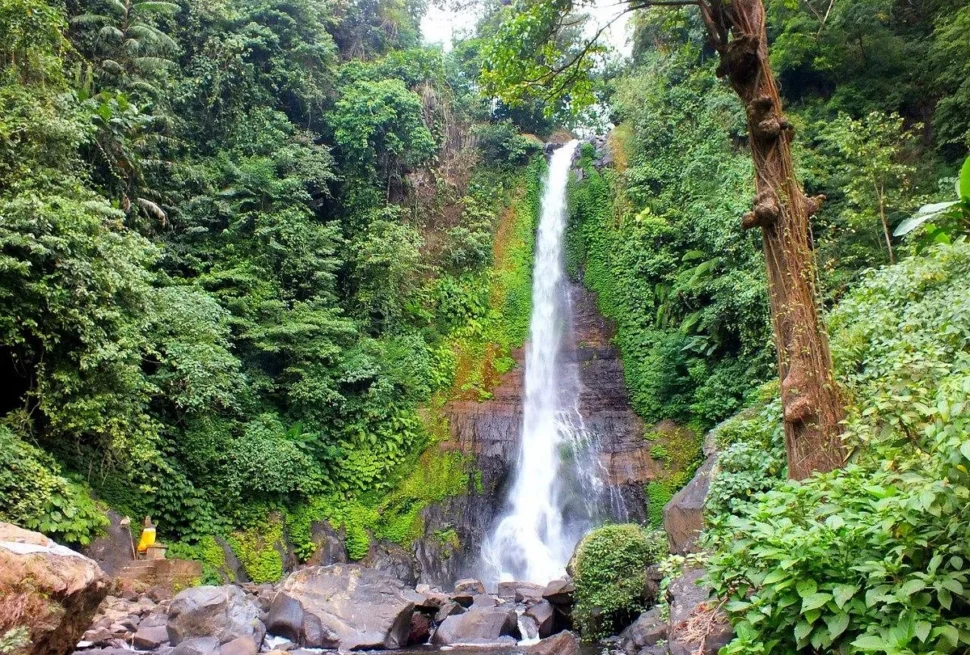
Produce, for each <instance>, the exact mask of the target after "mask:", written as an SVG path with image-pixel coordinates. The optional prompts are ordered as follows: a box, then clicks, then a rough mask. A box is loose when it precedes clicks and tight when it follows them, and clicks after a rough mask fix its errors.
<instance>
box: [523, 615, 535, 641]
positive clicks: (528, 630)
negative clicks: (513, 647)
mask: <svg viewBox="0 0 970 655" xmlns="http://www.w3.org/2000/svg"><path fill="white" fill-rule="evenodd" d="M519 636H520V637H521V638H522V639H529V640H531V639H535V638H537V637H538V636H539V624H538V623H536V620H535V619H534V618H532V617H531V616H529V615H528V614H521V615H520V616H519Z"/></svg>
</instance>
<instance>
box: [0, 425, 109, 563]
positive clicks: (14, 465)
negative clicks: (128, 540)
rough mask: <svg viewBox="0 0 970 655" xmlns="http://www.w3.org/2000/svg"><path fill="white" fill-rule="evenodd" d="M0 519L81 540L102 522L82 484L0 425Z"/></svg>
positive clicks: (87, 538) (91, 535) (59, 537)
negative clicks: (68, 477)
mask: <svg viewBox="0 0 970 655" xmlns="http://www.w3.org/2000/svg"><path fill="white" fill-rule="evenodd" d="M0 519H2V520H4V521H9V522H10V523H15V524H17V525H20V526H23V527H25V528H29V529H31V530H38V531H40V532H42V533H44V534H45V535H47V536H48V537H50V538H52V539H54V540H56V541H60V542H63V543H67V544H81V545H85V544H88V543H90V542H91V539H93V538H94V537H95V536H97V534H98V533H99V532H100V531H101V530H102V529H103V528H104V527H105V526H106V525H107V524H108V520H107V518H106V517H105V515H104V513H103V512H101V511H100V510H99V509H98V507H97V506H96V505H95V504H94V501H92V500H91V497H90V496H89V495H88V493H87V491H86V489H85V488H84V487H83V486H81V485H80V484H77V483H73V482H70V481H69V480H67V479H65V478H64V477H62V476H61V474H60V467H59V466H58V465H57V463H56V462H54V460H53V459H51V458H50V456H48V455H47V454H45V453H44V452H43V451H41V450H40V449H38V448H35V447H34V446H31V445H30V444H28V443H26V442H24V441H22V440H20V439H18V438H17V437H16V436H15V435H14V434H13V433H12V432H10V430H9V429H7V428H6V427H3V426H0Z"/></svg>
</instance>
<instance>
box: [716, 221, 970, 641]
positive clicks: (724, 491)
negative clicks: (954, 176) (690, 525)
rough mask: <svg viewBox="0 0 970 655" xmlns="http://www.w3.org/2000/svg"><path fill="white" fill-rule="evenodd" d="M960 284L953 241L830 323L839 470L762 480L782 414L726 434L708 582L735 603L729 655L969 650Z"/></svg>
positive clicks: (965, 274) (775, 472)
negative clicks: (846, 450)
mask: <svg viewBox="0 0 970 655" xmlns="http://www.w3.org/2000/svg"><path fill="white" fill-rule="evenodd" d="M968 283H970V245H968V244H967V243H966V241H965V240H963V239H960V240H959V241H958V242H957V243H954V244H953V245H942V246H935V247H932V248H930V249H928V250H927V251H926V252H925V253H923V254H922V255H920V256H915V257H910V258H907V259H905V260H903V261H902V262H901V263H900V264H898V265H896V266H892V267H889V268H884V269H881V270H879V271H876V272H873V273H871V274H869V275H868V276H867V277H866V279H865V280H864V281H863V282H862V283H861V284H860V285H859V286H858V287H857V288H856V289H855V290H854V291H852V292H851V293H849V294H848V295H847V296H846V298H845V299H844V300H843V301H842V302H841V303H840V304H839V306H838V307H837V308H836V310H835V311H834V312H833V313H832V316H831V319H830V324H831V327H832V340H833V346H834V353H835V355H836V361H837V363H838V366H839V371H840V372H841V375H840V379H842V380H843V381H844V385H845V392H846V395H847V397H848V398H849V419H848V425H847V428H846V439H847V440H848V442H849V443H850V444H852V445H853V447H854V449H855V450H854V452H855V454H854V457H853V460H852V461H851V462H850V463H849V464H848V465H847V466H846V467H845V468H844V469H842V470H839V471H835V472H832V473H829V474H826V475H821V476H817V477H814V478H812V479H810V480H807V481H805V482H802V483H794V482H787V481H785V480H784V478H783V476H782V475H780V474H781V473H782V469H781V467H778V466H776V467H774V468H766V466H765V462H766V461H768V462H771V461H774V462H780V461H783V459H782V454H781V453H782V450H781V448H780V444H779V443H778V440H777V438H776V436H775V435H776V434H777V432H778V423H779V421H778V413H777V408H772V407H771V406H769V408H768V409H766V410H765V411H763V412H761V413H760V414H752V415H750V416H748V417H742V418H740V419H736V420H735V421H733V422H732V423H733V424H729V425H727V426H725V427H724V428H723V430H724V432H725V433H727V434H729V435H730V436H729V438H728V440H729V441H731V444H732V445H730V446H729V447H728V449H727V451H726V453H725V457H727V458H729V460H730V461H729V468H728V469H726V470H727V472H728V474H727V475H725V474H724V473H721V474H719V476H718V478H717V480H716V481H715V489H716V493H715V492H714V490H712V497H711V500H710V501H709V504H708V509H709V512H710V519H711V523H712V529H711V534H710V535H709V536H710V540H711V545H712V546H713V547H714V548H715V556H714V558H713V559H712V561H711V568H710V573H709V578H710V580H711V581H712V583H713V584H714V585H715V588H716V589H717V590H718V592H719V593H721V594H723V595H724V596H727V597H729V598H730V599H732V600H731V602H730V603H729V604H728V605H727V609H728V611H729V612H730V613H731V615H732V618H733V620H734V621H735V622H736V623H735V626H736V630H737V635H738V636H737V638H736V639H735V641H734V642H732V644H731V646H730V647H729V650H728V652H730V653H785V652H793V651H794V650H796V649H803V648H808V647H809V646H811V648H813V649H816V650H819V649H822V650H832V651H839V652H870V651H875V652H887V653H949V652H960V651H961V650H962V649H963V648H965V644H966V643H967V642H968V639H970V637H968V636H967V635H968V634H970V633H968V626H967V624H966V618H965V612H964V607H965V604H966V602H967V601H966V598H967V595H966V594H967V591H966V589H967V583H968V575H970V570H968V568H967V566H968V564H967V562H970V549H968V547H967V543H968V542H967V540H966V529H967V528H966V526H967V525H968V518H970V517H968V516H967V507H968V505H967V502H966V498H967V496H968V495H970V478H968V474H967V470H968V462H970V442H968V441H967V430H968V427H970V424H968V420H970V419H968V417H967V415H966V408H967V407H968V406H970V404H968V394H970V368H968V365H967V362H966V357H965V354H966V352H967V349H968V347H970V306H968V299H967V294H966V293H965V289H966V288H967V287H966V285H967V284H968ZM766 451H767V453H768V455H767V458H766V457H765V455H762V457H760V458H759V457H754V456H747V457H745V456H744V455H742V453H747V452H750V453H753V452H761V453H765V452H766ZM754 492H763V493H761V494H760V495H756V496H752V493H754Z"/></svg>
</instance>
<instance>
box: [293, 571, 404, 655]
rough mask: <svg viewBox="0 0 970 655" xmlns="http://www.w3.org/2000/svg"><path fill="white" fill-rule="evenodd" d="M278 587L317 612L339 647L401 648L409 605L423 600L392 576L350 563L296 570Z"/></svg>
mask: <svg viewBox="0 0 970 655" xmlns="http://www.w3.org/2000/svg"><path fill="white" fill-rule="evenodd" d="M282 591H283V592H284V593H286V594H287V595H289V596H291V597H293V598H295V599H296V600H298V601H300V603H302V605H303V610H304V611H305V612H306V613H307V614H308V615H310V614H312V615H314V616H316V617H318V618H319V619H320V622H321V624H322V625H323V627H324V628H326V629H329V630H330V631H332V632H333V633H334V634H335V635H336V636H337V638H338V640H339V646H340V649H341V650H355V649H356V650H359V649H367V648H402V647H404V645H405V644H406V643H407V638H408V632H409V629H410V626H411V615H412V614H413V613H414V607H415V604H416V603H418V602H421V601H423V597H421V596H420V594H417V593H416V592H414V591H413V590H411V589H408V588H406V587H405V586H404V583H402V582H401V581H400V580H398V579H397V578H395V577H392V576H390V575H388V574H387V573H384V572H382V571H377V570H375V569H370V568H367V567H363V566H359V565H356V564H334V565H332V566H312V567H307V568H305V569H301V570H299V571H296V572H295V573H292V574H291V575H290V576H289V577H288V578H287V579H286V581H285V582H284V583H283V587H282Z"/></svg>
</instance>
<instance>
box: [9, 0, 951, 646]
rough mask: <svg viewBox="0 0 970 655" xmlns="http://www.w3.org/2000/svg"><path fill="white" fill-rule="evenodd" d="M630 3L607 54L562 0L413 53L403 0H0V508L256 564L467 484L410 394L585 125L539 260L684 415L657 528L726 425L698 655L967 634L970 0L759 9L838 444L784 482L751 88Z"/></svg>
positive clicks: (89, 534)
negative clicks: (558, 155) (143, 527)
mask: <svg viewBox="0 0 970 655" xmlns="http://www.w3.org/2000/svg"><path fill="white" fill-rule="evenodd" d="M746 1H747V2H751V0H746ZM641 4H643V5H644V6H642V7H641ZM647 4H650V3H634V4H631V5H629V7H627V8H628V9H630V10H635V11H632V13H631V14H630V24H629V27H630V31H631V35H630V38H631V43H632V49H631V52H630V53H629V55H628V56H627V55H624V54H622V53H618V52H615V51H613V50H611V49H610V48H609V47H607V46H605V45H604V43H603V42H602V41H595V40H594V41H592V42H591V41H590V38H591V37H592V36H593V34H594V31H595V30H592V29H590V28H589V27H588V26H587V23H588V22H590V21H591V19H590V18H589V14H588V11H589V9H590V7H588V6H583V5H581V4H579V3H575V4H574V3H573V2H570V1H568V0H514V1H513V2H511V3H508V2H483V3H481V4H480V5H477V6H476V9H475V10H476V11H477V12H478V16H479V19H478V21H477V23H476V24H475V26H474V29H472V30H471V31H470V32H468V33H465V34H459V35H458V36H456V38H455V42H454V44H453V47H451V48H447V49H446V48H443V47H441V46H440V45H428V44H427V43H425V42H424V40H423V39H422V34H421V27H420V26H421V20H422V17H423V16H424V15H425V12H426V11H427V9H428V8H427V7H426V5H425V3H424V2H423V1H421V0H175V1H168V0H0V379H2V380H3V394H2V395H0V519H2V520H4V521H10V522H12V523H16V524H18V525H22V526H24V527H27V528H30V529H34V530H38V531H41V532H43V533H45V534H47V535H49V536H51V537H53V538H55V539H57V540H58V541H61V542H64V543H66V544H69V545H74V546H81V545H85V544H87V543H89V542H90V541H91V540H92V539H93V538H94V537H95V536H97V535H98V534H99V533H100V531H101V530H102V529H103V528H104V526H105V525H107V518H106V512H107V510H108V509H112V510H114V511H117V512H119V513H120V514H122V515H128V516H132V517H143V516H146V515H151V516H152V517H153V518H154V519H155V520H156V521H157V522H158V524H159V526H160V530H161V532H162V534H163V535H164V538H165V539H167V540H168V541H169V542H170V543H171V553H170V554H171V555H177V556H181V557H188V558H193V559H199V560H202V561H204V562H205V563H206V566H207V568H206V573H207V576H208V575H213V576H214V569H215V568H217V566H218V563H219V561H221V560H219V558H220V557H221V555H220V554H219V551H218V548H216V547H215V546H214V544H215V539H216V538H219V539H220V540H225V541H227V542H228V544H230V545H231V548H232V550H233V551H234V552H235V553H236V555H237V556H238V557H239V559H240V560H241V562H242V564H243V566H244V567H245V569H246V572H247V574H248V575H249V577H250V578H252V579H253V580H255V581H275V580H277V579H279V578H280V576H281V575H282V574H283V572H284V562H283V559H282V558H281V556H280V555H279V554H278V552H277V551H276V550H274V548H273V544H274V543H275V541H274V540H277V539H280V538H282V535H283V534H284V533H285V535H286V540H287V541H288V542H289V543H291V544H292V545H293V548H294V551H295V556H296V558H297V559H298V560H301V561H302V560H306V559H307V558H308V557H309V556H310V555H311V554H312V552H313V549H314V543H313V542H312V539H311V534H310V525H311V523H313V522H315V521H319V520H328V521H330V522H331V523H332V524H334V525H340V526H343V529H344V530H345V531H346V538H347V551H348V554H349V556H350V558H351V559H361V558H363V557H364V556H365V555H366V554H367V553H368V549H369V548H370V546H371V544H372V543H373V542H374V541H375V540H384V541H388V542H393V543H397V544H400V545H402V546H405V547H408V546H409V545H410V544H411V543H412V542H413V541H414V540H415V539H416V538H418V537H419V536H422V535H423V534H424V533H425V528H426V526H425V524H424V521H425V515H424V513H423V511H424V510H425V509H426V508H428V507H429V506H431V505H432V504H434V503H436V502H440V501H442V500H444V499H446V498H448V497H451V496H456V495H460V494H464V493H474V492H475V489H476V480H478V481H479V486H480V475H481V474H480V472H479V471H476V467H475V461H474V458H473V457H470V456H469V455H468V454H467V453H462V452H460V451H459V450H456V449H451V448H447V447H442V444H445V443H447V442H448V441H449V439H450V438H451V436H450V434H449V426H448V421H447V419H446V417H445V414H444V408H445V406H446V405H447V404H448V403H449V402H452V401H480V402H483V403H485V402H487V401H488V399H489V398H490V397H491V394H492V391H493V389H494V388H495V386H496V385H497V384H498V380H499V379H500V378H501V376H502V375H503V374H506V373H508V372H509V371H510V370H511V369H512V368H513V367H514V366H515V359H514V358H513V352H514V351H516V349H518V348H519V347H521V346H522V345H523V342H524V340H525V337H526V334H527V327H528V321H529V312H530V288H531V275H532V272H531V266H532V256H533V248H534V239H535V237H534V230H535V227H536V221H537V215H538V202H539V193H540V185H541V180H542V174H543V172H544V170H545V166H546V164H545V158H544V156H543V145H544V143H547V142H550V143H559V142H562V141H564V140H567V139H568V138H570V137H569V135H570V134H572V135H582V136H584V137H585V136H588V135H591V134H602V135H603V136H605V137H606V143H607V144H608V153H609V155H608V161H604V160H603V153H602V152H599V151H597V150H596V149H595V148H594V147H593V145H591V144H590V143H585V144H584V145H583V146H582V147H581V151H580V158H579V160H578V162H577V164H576V167H577V168H578V169H579V170H581V171H582V175H577V176H575V178H574V179H573V181H572V182H571V183H570V190H569V207H570V216H569V226H568V229H567V237H566V238H567V257H566V266H567V270H568V272H569V274H570V276H571V277H572V278H573V279H575V280H576V281H578V282H581V283H582V284H583V285H585V286H586V288H588V289H589V290H591V291H593V292H595V293H596V297H597V302H598V306H599V310H600V312H601V313H602V314H603V315H604V316H605V317H606V318H608V319H610V321H612V323H613V324H615V327H616V333H615V337H614V343H615V344H616V346H617V348H618V349H619V351H620V353H621V355H622V358H623V365H624V375H625V384H626V388H627V390H628V391H629V395H630V402H631V405H632V407H633V409H634V410H635V412H636V413H637V415H638V416H639V417H640V418H642V419H643V421H644V423H645V424H646V425H647V426H648V430H647V435H646V438H648V439H650V438H651V436H650V435H651V430H650V426H654V425H656V424H660V423H662V422H665V421H672V422H674V423H676V424H677V425H678V426H681V427H683V428H684V429H685V430H686V432H685V434H687V435H689V436H688V437H686V438H684V443H683V444H682V447H679V448H677V449H676V452H669V451H668V449H666V448H663V447H659V446H658V447H655V448H654V451H655V452H653V453H652V455H653V456H654V457H655V459H656V460H657V461H659V462H661V463H662V465H663V466H662V469H663V471H664V473H663V474H662V475H660V476H658V477H657V478H656V479H655V480H653V481H651V482H650V483H649V484H648V485H646V488H645V491H644V493H645V495H646V497H647V498H648V500H649V512H648V513H649V516H650V520H651V523H652V524H653V526H652V527H655V528H656V527H659V526H660V524H661V522H662V515H661V510H662V507H663V505H664V503H666V502H667V501H668V500H669V499H670V498H671V496H672V495H673V494H674V493H675V492H676V491H677V489H679V488H680V487H681V486H683V485H684V484H685V483H686V482H687V481H688V480H689V479H690V477H691V475H692V474H693V472H694V470H695V469H696V468H697V467H698V466H699V465H700V464H701V462H702V460H703V456H702V454H701V444H702V443H703V440H704V435H706V434H708V433H710V434H711V435H713V436H712V439H713V440H714V441H715V442H716V444H717V447H718V450H719V452H720V453H721V454H720V459H719V464H718V467H719V469H718V470H719V473H718V474H717V476H716V477H715V479H714V482H713V484H712V489H711V493H710V496H709V498H708V505H707V512H708V515H707V518H708V526H709V529H708V534H707V541H706V544H707V545H706V548H707V552H708V553H709V560H708V561H707V566H708V567H709V570H710V571H711V572H712V573H711V575H712V580H714V586H715V589H716V591H717V592H718V593H719V594H720V596H721V597H722V598H723V599H724V601H725V607H726V610H727V611H728V612H729V614H730V615H731V618H732V623H734V626H735V635H736V637H735V640H734V642H732V644H730V645H729V646H728V647H727V648H728V650H727V651H726V652H728V653H739V654H740V653H745V654H753V653H790V652H796V651H797V652H806V653H809V652H816V653H822V652H842V653H855V652H886V653H937V652H939V653H951V652H959V653H964V652H967V648H968V644H970V619H967V618H966V617H967V610H968V607H970V546H968V545H967V544H970V505H968V503H970V473H968V467H970V434H968V429H970V359H968V353H970V296H968V295H967V289H968V288H970V245H968V244H967V242H966V235H967V232H968V230H970V160H968V159H967V156H968V149H970V4H967V2H966V1H965V0H765V2H764V5H763V7H764V11H765V15H764V16H765V32H764V34H765V44H766V46H767V50H765V51H764V55H765V57H766V59H765V61H766V62H768V63H770V68H771V70H772V71H773V73H774V78H773V79H774V80H776V82H777V90H778V93H779V95H778V98H777V99H778V102H779V103H781V104H779V105H777V106H778V107H781V106H782V105H783V106H784V111H785V118H786V121H787V123H786V125H785V126H783V128H784V129H785V130H787V132H786V133H790V134H791V137H790V148H791V161H792V162H793V169H792V170H793V173H792V175H793V176H794V177H793V178H792V179H793V180H794V182H795V184H796V187H798V188H799V189H802V190H804V195H805V196H806V197H808V198H821V197H823V196H824V201H821V200H820V201H819V203H818V205H817V207H814V208H813V210H814V212H815V213H814V216H812V217H811V218H810V220H809V218H808V216H807V213H806V212H805V211H802V213H803V217H802V220H803V221H805V222H804V225H805V226H806V227H807V228H808V229H807V231H803V232H799V238H800V239H802V240H803V241H804V242H805V244H806V246H805V249H804V251H803V255H804V257H805V258H806V261H807V262H809V264H810V267H809V268H808V269H806V270H809V271H810V274H809V277H808V278H806V280H805V289H806V291H805V293H808V294H809V295H807V296H806V302H807V303H808V304H807V305H806V307H810V308H811V311H812V312H817V313H818V321H817V322H818V332H819V334H821V335H822V336H823V337H825V335H826V334H828V337H827V339H828V341H829V342H830V343H831V355H832V356H831V360H832V362H833V363H832V366H831V367H829V368H830V370H832V371H834V373H832V375H833V377H832V378H831V380H827V379H822V378H819V386H820V388H821V389H822V391H820V392H819V393H823V392H824V393H826V394H829V395H830V396H831V398H832V399H834V400H833V402H835V401H837V402H838V407H839V412H840V413H839V414H838V415H837V416H836V415H833V416H832V417H831V418H832V421H831V424H832V425H831V427H832V429H831V430H830V433H831V434H829V435H828V436H829V437H832V436H833V435H836V434H838V435H840V436H835V437H834V438H835V441H833V443H837V444H838V447H839V448H841V449H843V450H842V451H840V452H839V454H838V462H839V464H840V466H834V465H833V466H826V467H824V468H826V469H829V468H834V469H836V470H833V471H826V472H824V474H820V475H815V476H814V477H808V476H809V474H810V473H812V472H813V471H814V470H815V468H817V467H810V469H808V470H804V471H797V473H798V474H797V475H796V471H795V470H794V468H792V469H791V470H790V469H789V465H790V464H791V462H790V461H789V460H788V459H786V449H785V442H786V439H785V427H784V425H785V421H784V420H783V419H784V418H785V416H786V412H787V411H788V410H787V409H783V407H782V404H781V400H780V398H781V396H782V395H783V393H788V390H787V389H783V388H782V386H781V385H779V383H778V382H777V379H778V376H779V374H778V366H779V362H781V361H785V362H787V361H789V360H788V358H786V357H785V356H783V357H781V358H780V359H779V357H778V356H777V346H776V343H782V344H785V343H788V341H785V340H782V341H775V340H773V337H772V334H773V332H772V326H773V323H772V310H771V308H772V306H773V305H772V292H770V290H769V277H768V275H766V261H765V255H764V250H763V247H762V246H763V241H764V239H765V237H764V236H763V234H762V232H761V231H760V230H750V229H747V230H746V229H744V228H743V227H742V222H743V220H744V219H743V217H744V216H745V215H746V214H747V213H748V212H750V211H751V210H752V206H753V204H755V203H754V200H755V197H756V194H757V193H760V192H762V191H763V188H762V187H761V186H760V184H761V183H760V182H759V183H758V185H756V170H755V167H756V165H755V164H754V163H753V161H752V150H754V152H755V154H756V160H757V153H758V151H759V149H761V148H762V145H759V142H758V138H759V136H758V134H755V133H753V132H752V131H751V130H750V129H749V122H750V114H749V111H750V105H748V104H745V103H743V102H742V99H741V98H740V97H739V95H738V93H740V92H739V91H738V90H737V86H738V81H737V80H735V79H728V80H725V79H722V78H723V73H725V70H723V69H722V70H720V71H718V68H719V65H722V62H723V61H724V59H725V57H726V55H725V49H726V48H727V46H726V45H725V44H722V47H720V48H719V47H718V46H717V44H715V43H712V42H711V40H710V38H709V34H710V25H709V24H706V23H705V20H704V17H703V16H702V12H700V11H698V7H696V6H692V5H693V4H694V3H679V2H675V3H658V4H661V5H663V4H667V5H673V6H651V7H647V6H645V5H647ZM757 5H758V6H759V7H760V6H762V5H761V3H760V2H757ZM623 9H624V7H623V6H620V5H617V7H616V10H617V12H621V11H622V10H623ZM736 28H737V26H736V25H735V27H734V29H736ZM591 43H592V45H591ZM725 43H726V42H725ZM763 63H764V62H763ZM728 73H730V71H728ZM719 75H721V77H719ZM728 77H729V78H730V74H729V75H728ZM732 84H734V89H733V90H732ZM745 102H746V101H745ZM756 122H757V121H756ZM776 132H777V130H776ZM785 138H786V139H787V138H788V137H785ZM787 143H789V142H788V141H786V144H787ZM787 147H788V146H787V145H786V148H787ZM965 162H967V163H965ZM759 179H760V178H759ZM758 197H759V198H760V199H763V196H761V195H759V196H758ZM793 197H794V196H793ZM799 197H800V196H799ZM787 206H788V205H787V204H786V207H787ZM757 210H758V207H757V206H755V212H754V213H757ZM786 211H787V210H786ZM752 220H753V219H752ZM768 252H769V253H771V252H772V250H771V249H770V248H768ZM769 270H770V268H769ZM781 286H782V287H783V286H784V285H781ZM775 293H776V294H777V288H776V291H775ZM779 306H782V305H779ZM775 315H776V318H777V316H778V311H776V312H775ZM812 316H813V318H812V321H815V318H814V314H813V315H812ZM802 323H804V321H799V324H802ZM776 327H777V326H776ZM812 329H815V328H814V327H813V328H812ZM789 341H790V340H789ZM805 348H807V346H806V347H805ZM805 348H803V347H802V346H799V347H798V348H795V347H792V349H791V351H792V352H794V353H796V356H797V354H798V353H800V352H802V351H803V350H804V349H805ZM826 348H827V346H826ZM826 357H827V353H826ZM782 377H784V375H783V376H782ZM790 439H791V435H789V444H790ZM790 454H791V449H790V448H789V455H790ZM841 464H844V466H841ZM790 474H791V476H793V477H798V478H802V477H808V480H807V481H805V482H804V483H796V482H789V481H788V477H789V475H790ZM431 527H432V528H434V529H436V530H437V532H436V534H438V535H439V537H440V539H441V540H442V541H443V542H447V543H453V544H454V546H455V548H459V547H460V544H458V543H457V542H456V537H455V533H454V530H453V529H452V526H447V525H442V526H431ZM624 538H625V537H624ZM624 543H625V542H624ZM638 547H639V546H638ZM607 550H609V548H607ZM653 556H654V555H651V557H653ZM636 609H643V608H640V607H637V608H636ZM628 610H629V608H627V610H624V611H628ZM587 618H588V617H587ZM577 622H578V624H580V625H583V619H578V620H577ZM585 625H587V626H590V627H588V629H587V634H586V635H585V636H588V637H593V636H603V635H600V634H598V632H601V631H605V632H604V634H605V633H608V632H609V630H608V629H607V628H606V627H603V626H601V625H599V624H597V625H591V624H589V623H586V624H585ZM0 627H5V626H4V625H3V623H2V621H0Z"/></svg>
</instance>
